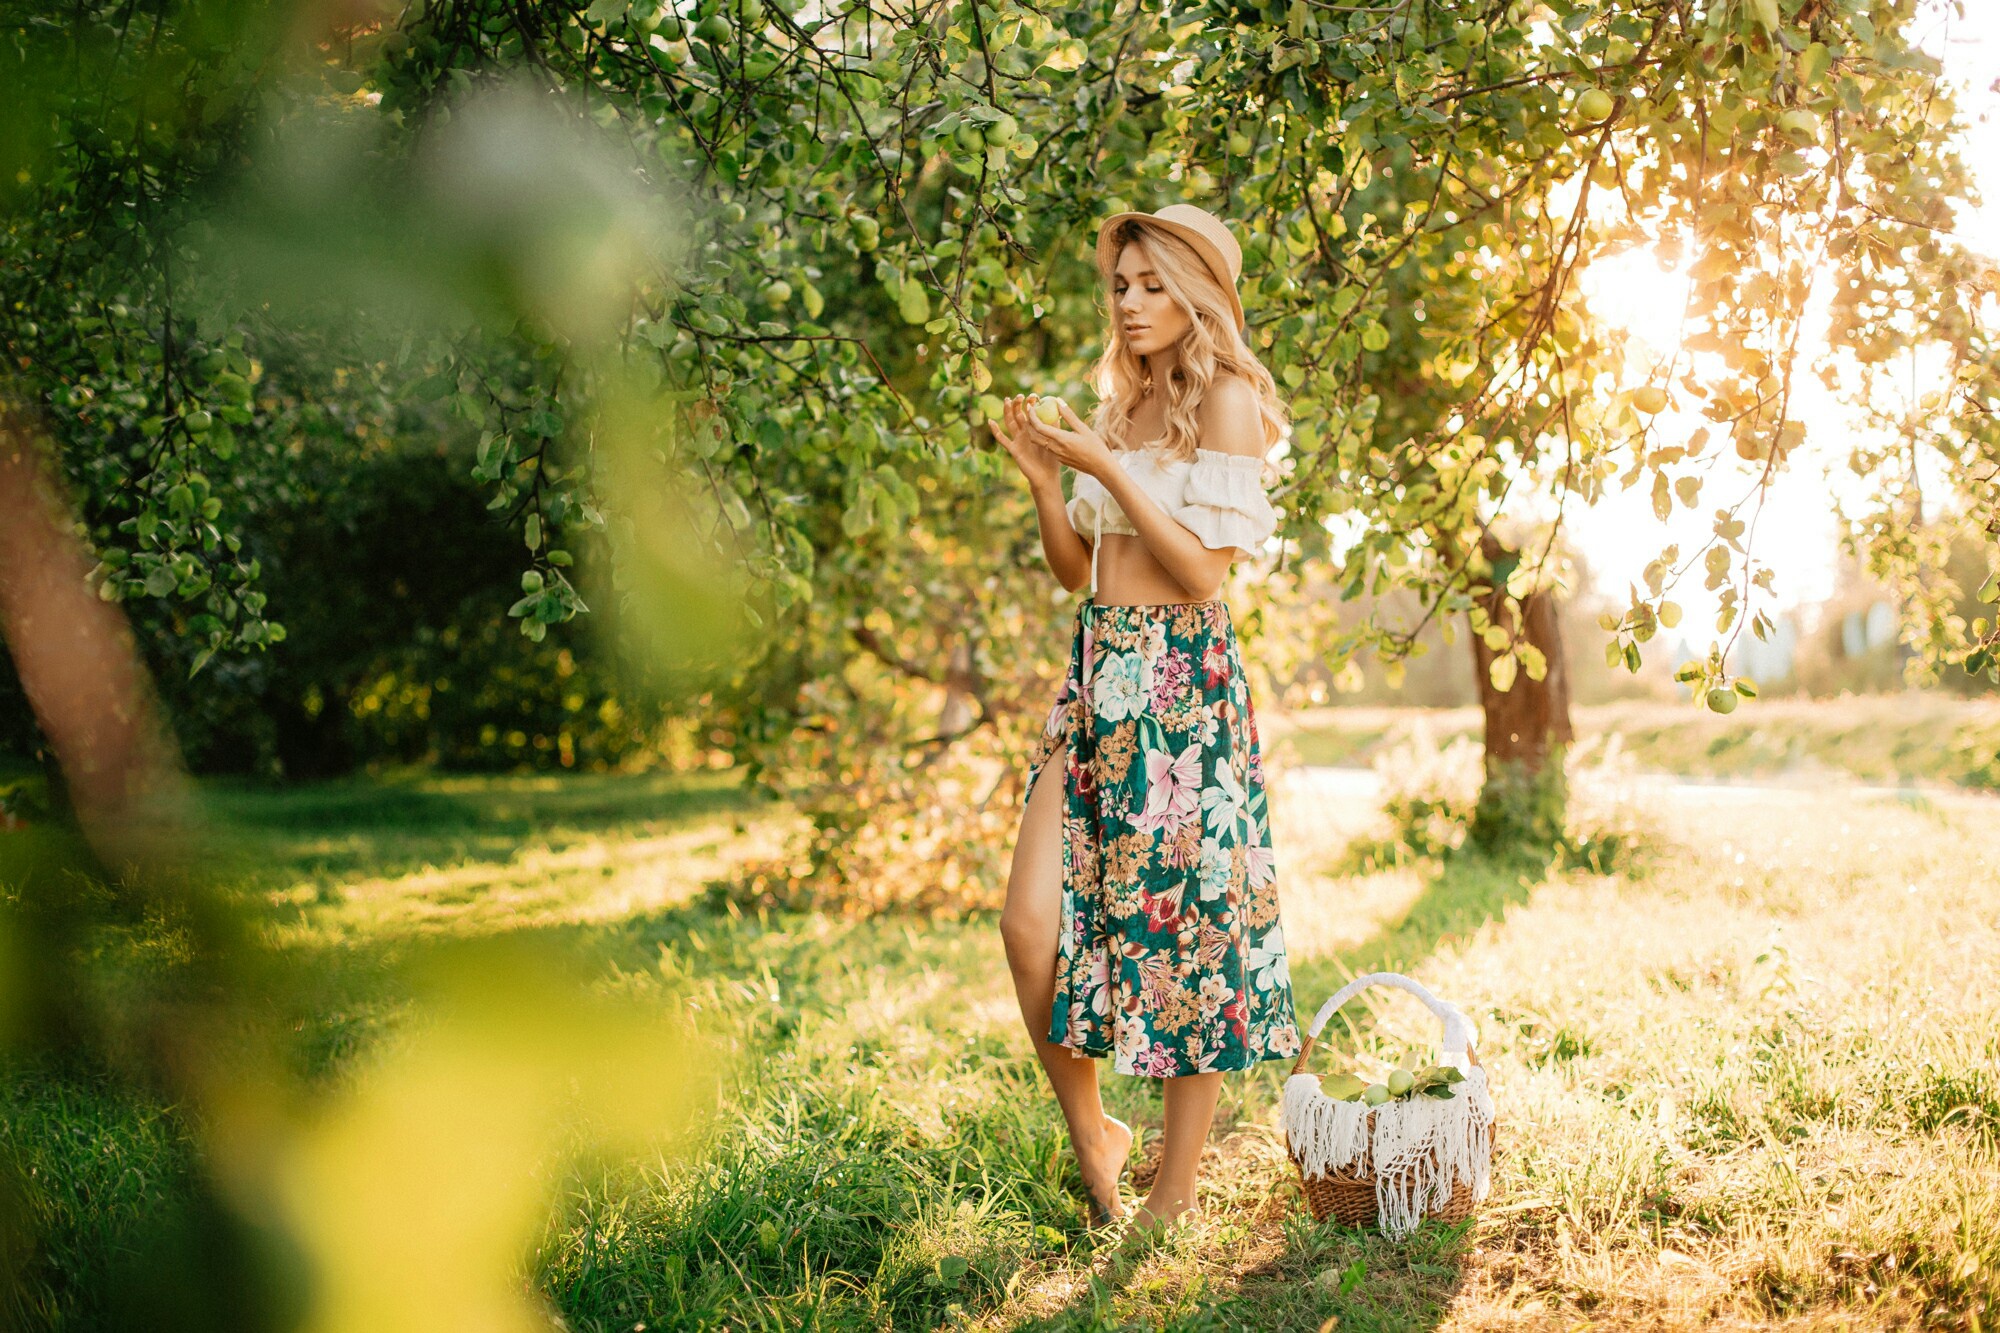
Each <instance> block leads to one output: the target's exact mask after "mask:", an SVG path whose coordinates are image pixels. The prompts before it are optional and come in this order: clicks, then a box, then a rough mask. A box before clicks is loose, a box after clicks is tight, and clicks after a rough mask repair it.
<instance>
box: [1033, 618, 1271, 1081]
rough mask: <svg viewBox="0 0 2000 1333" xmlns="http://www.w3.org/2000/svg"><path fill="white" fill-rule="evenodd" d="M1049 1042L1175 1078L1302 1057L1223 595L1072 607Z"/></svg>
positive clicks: (1054, 714) (1055, 721) (1054, 718)
mask: <svg viewBox="0 0 2000 1333" xmlns="http://www.w3.org/2000/svg"><path fill="white" fill-rule="evenodd" d="M1065 739H1067V740H1068V741H1069V750H1068V757H1067V759H1066V761H1065V763H1064V768H1063V815H1062V879H1063V888H1062V918H1061V928H1060V930H1059V932H1058V944H1057V950H1058V952H1057V959H1056V988H1055V1008H1054V1012H1053V1013H1052V1014H1051V1016H1050V1021H1049V1034H1048V1035H1049V1040H1051V1041H1054V1042H1058V1043H1060V1044H1062V1045H1065V1046H1069V1047H1071V1048H1073V1049H1074V1050H1076V1051H1077V1052H1079V1053H1080V1054H1083V1055H1091V1056H1104V1055H1110V1056H1112V1057H1113V1063H1112V1067H1113V1069H1114V1070H1116V1071H1117V1072H1118V1073H1121V1074H1138V1075H1142V1076H1148V1077H1154V1078H1171V1077H1174V1076H1176V1075H1180V1074H1198V1073H1206V1072H1210V1071H1220V1070H1236V1069H1247V1068H1249V1067H1250V1066H1252V1065H1254V1064H1255V1063H1257V1062H1258V1061H1260V1060H1275V1059H1281V1058H1285V1057H1292V1056H1296V1055H1297V1054H1298V1053H1299V1044H1300V1043H1299V1030H1298V1025H1297V1022H1296V1020H1295V1018H1294V1016H1293V1012H1292V989H1291V973H1290V970H1289V968H1288V967H1287V964H1286V960H1285V934H1284V928H1283V926H1282V924H1281V923H1280V921H1279V915H1278V889H1277V866H1276V861H1275V858H1274V857H1273V855H1272V850H1271V828H1270V822H1269V812H1268V810H1267V807H1266V804H1265V797H1264V767H1263V760H1262V756H1261V753H1260V750H1259V746H1258V741H1257V721H1256V718H1255V716H1254V714H1253V713H1252V711H1251V707H1250V690H1249V682H1248V680H1247V678H1246V677H1245V675H1244V672H1243V663H1242V659H1241V658H1240V656H1239V655H1238V652H1237V645H1236V629H1235V625H1234V623H1233V622H1232V621H1231V620H1230V617H1229V608H1228V605H1227V604H1226V603H1224V602H1223V601H1222V600H1221V599H1219V598H1217V599H1212V600H1209V601H1205V602H1176V603H1162V604H1158V605H1152V606H1105V605H1100V604H1099V603H1098V602H1096V601H1095V600H1094V599H1093V600H1089V601H1085V602H1083V603H1082V604H1080V605H1079V606H1078V608H1077V619H1076V633H1075V635H1074V637H1073V639H1072V641H1071V646H1070V661H1069V668H1068V671H1067V672H1066V673H1065V675H1064V679H1063V684H1062V688H1061V689H1060V691H1058V693H1057V696H1056V702H1055V706H1054V707H1053V708H1051V709H1050V710H1049V717H1048V722H1047V723H1046V725H1045V726H1044V727H1043V729H1042V735H1041V738H1040V739H1039V740H1038V741H1037V743H1036V746H1035V750H1034V754H1033V755H1032V757H1031V759H1030V761H1029V766H1028V787H1027V790H1028V791H1029V792H1031V793H1032V792H1033V791H1034V785H1035V779H1036V777H1037V775H1038V774H1039V773H1040V771H1041V769H1042V766H1043V765H1044V764H1045V763H1046V762H1047V761H1048V759H1049V757H1050V756H1051V755H1053V754H1054V753H1055V752H1056V749H1057V748H1058V747H1059V746H1061V745H1062V743H1063V741H1064V740H1065Z"/></svg>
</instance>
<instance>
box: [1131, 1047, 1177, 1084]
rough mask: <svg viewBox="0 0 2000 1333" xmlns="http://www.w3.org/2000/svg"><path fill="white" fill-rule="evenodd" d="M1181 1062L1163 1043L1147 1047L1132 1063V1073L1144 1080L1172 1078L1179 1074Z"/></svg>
mask: <svg viewBox="0 0 2000 1333" xmlns="http://www.w3.org/2000/svg"><path fill="white" fill-rule="evenodd" d="M1180 1068H1181V1062H1180V1059H1179V1057H1177V1056H1176V1055H1175V1054H1174V1053H1173V1049H1172V1048H1171V1047H1169V1046H1168V1045H1167V1044H1166V1043H1165V1042H1163V1041H1156V1042H1153V1043H1152V1044H1151V1045H1149V1046H1148V1047H1147V1048H1146V1050H1145V1052H1144V1053H1143V1054H1142V1055H1140V1056H1139V1058H1138V1059H1137V1060H1136V1061H1135V1062H1134V1063H1133V1068H1132V1072H1133V1073H1135V1074H1138V1075H1141V1076H1142V1077H1145V1078H1172V1077H1173V1076H1174V1075H1176V1074H1178V1073H1180Z"/></svg>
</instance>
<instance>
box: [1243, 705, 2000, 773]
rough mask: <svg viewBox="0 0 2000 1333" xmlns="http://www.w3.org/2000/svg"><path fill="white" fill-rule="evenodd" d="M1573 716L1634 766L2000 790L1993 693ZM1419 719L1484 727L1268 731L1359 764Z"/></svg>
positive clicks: (1334, 718)
mask: <svg viewBox="0 0 2000 1333" xmlns="http://www.w3.org/2000/svg"><path fill="white" fill-rule="evenodd" d="M1573 721H1574V725H1575V728H1576V732H1577V738H1578V739H1579V740H1585V739H1589V738H1592V737H1601V738H1605V739H1609V738H1610V737H1612V736H1616V737H1617V738H1618V739H1619V742H1620V743H1621V744H1622V745H1623V746H1624V748H1625V750H1626V752H1627V753H1628V754H1629V755H1631V757H1632V759H1633V761H1634V762H1635V763H1636V764H1637V765H1638V766H1639V767H1640V768H1642V769H1648V770H1651V771H1654V772H1659V773H1672V774H1679V775H1682V776H1686V777H1694V778H1756V779H1760V780H1769V779H1783V780H1789V781H1796V782H1804V783H1814V784H1823V783H1826V782H1828V781H1834V780H1839V779H1850V780H1855V781H1861V782H1869V783H1892V784H1893V783H1914V784H1951V785H1956V786H1964V787H1978V788H1985V789H2000V700H1966V699H1952V698H1947V697H1945V696H1942V695H1931V694H1916V693H1912V694H1907V695H1870V696H1867V697H1859V698H1849V699H1840V700H1836V701H1818V700H1807V699H1760V700H1756V701H1754V702H1751V703H1746V704H1745V705H1744V706H1743V707H1741V708H1739V709H1738V710H1737V711H1736V712H1734V713H1731V714H1729V715H1728V716H1726V717H1724V716H1721V715H1718V714H1715V713H1708V712H1703V711H1700V710H1697V709H1695V708H1694V707H1693V706H1691V705H1687V704H1679V703H1667V704H1661V703H1616V704H1598V705H1595V706H1593V707H1588V708H1578V709H1576V710H1575V711H1574V717H1573ZM1419 724H1421V725H1422V726H1424V727H1427V728H1428V729H1429V731H1430V733H1431V735H1432V736H1433V737H1434V738H1435V739H1436V740H1437V742H1438V743H1439V744H1440V745H1443V744H1446V743H1448V742H1449V741H1450V740H1451V739H1452V738H1453V737H1454V736H1472V737H1474V738H1475V739H1476V738H1477V737H1478V736H1479V734H1480V732H1481V730H1482V727H1481V723H1480V716H1479V710H1478V709H1477V708H1437V709H1416V708H1321V709H1314V710H1311V711H1308V712H1300V713H1294V714H1292V715H1290V716H1289V717H1287V718H1286V719H1284V722H1283V725H1282V726H1281V727H1279V728H1274V730H1277V731H1282V733H1283V734H1284V737H1285V743H1286V744H1288V745H1290V746H1291V747H1292V748H1293V749H1294V750H1295V752H1296V753H1297V754H1298V756H1299V759H1300V762H1302V763H1307V764H1338V765H1364V766H1365V765H1366V764H1368V763H1369V762H1370V761H1371V760H1372V759H1373V758H1374V757H1375V755H1376V753H1377V752H1378V751H1380V750H1381V749H1382V748H1383V747H1384V746H1385V745H1393V744H1394V743H1395V742H1396V741H1397V740H1398V739H1400V738H1402V737H1404V736H1406V735H1408V734H1409V732H1410V730H1411V728H1412V727H1414V726H1417V725H1419Z"/></svg>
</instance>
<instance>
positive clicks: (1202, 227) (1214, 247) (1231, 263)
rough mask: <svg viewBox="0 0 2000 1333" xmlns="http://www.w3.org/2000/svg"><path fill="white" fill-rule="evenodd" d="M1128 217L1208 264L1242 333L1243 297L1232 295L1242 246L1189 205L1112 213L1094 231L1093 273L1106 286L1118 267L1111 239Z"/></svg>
mask: <svg viewBox="0 0 2000 1333" xmlns="http://www.w3.org/2000/svg"><path fill="white" fill-rule="evenodd" d="M1130 218H1137V219H1139V221H1141V222H1143V223H1144V224H1145V225H1146V226H1148V227H1157V228H1159V229H1160V230H1161V231H1165V232H1171V233H1173V234H1174V235H1175V236H1178V237H1180V238H1181V239H1182V240H1184V241H1186V242H1187V243H1188V244H1189V245H1191V246H1193V247H1194V252H1195V253H1196V254H1198V255H1200V256H1201V258H1202V262H1203V263H1205V264H1207V265H1208V271H1209V272H1211V273H1213V274H1214V275H1215V277H1216V280H1217V281H1219V282H1220V283H1221V284H1222V290H1223V291H1225V292H1227V293H1229V305H1230V308H1231V309H1232V310H1234V311H1235V312H1236V331H1237V333H1238V334H1242V333H1244V332H1245V330H1246V326H1245V324H1244V322H1243V298H1242V297H1240V296H1238V295H1237V294H1236V282H1237V279H1239V278H1241V277H1242V276H1243V247H1242V246H1240V245H1238V244H1237V243H1236V238H1235V237H1234V236H1232V235H1230V232H1229V228H1228V227H1226V226H1224V225H1223V223H1222V219H1221V218H1218V217H1216V216H1215V215H1214V214H1213V213H1210V212H1209V211H1208V210H1207V209H1204V208H1196V207H1195V206H1194V205H1193V204H1168V205H1167V206H1166V207H1165V208H1163V209H1161V210H1160V211H1159V212H1157V213H1113V214H1112V215H1111V216H1110V217H1108V218H1106V219H1104V221H1103V222H1102V223H1100V224H1098V228H1097V270H1098V272H1100V273H1102V274H1103V275H1104V281H1105V282H1106V283H1107V284H1108V283H1110V281H1111V275H1112V272H1113V270H1114V269H1116V268H1117V266H1118V242H1117V240H1116V239H1114V237H1115V235H1116V233H1117V231H1118V224H1119V223H1121V222H1124V221H1126V220H1127V219H1130Z"/></svg>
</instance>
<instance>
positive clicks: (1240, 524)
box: [1066, 448, 1278, 596]
mask: <svg viewBox="0 0 2000 1333" xmlns="http://www.w3.org/2000/svg"><path fill="white" fill-rule="evenodd" d="M1111 456H1112V457H1113V458H1115V459H1117V460H1118V465H1119V466H1120V467H1122V468H1124V469H1125V472H1126V474H1127V475H1128V476H1130V477H1131V478H1132V480H1134V481H1136V482H1138V483H1139V487H1140V489H1141V490H1143V491H1145V492H1146V494H1148V495H1150V496H1152V497H1153V500H1154V501H1155V502H1156V503H1157V504H1158V505H1159V506H1160V508H1161V509H1163V510H1165V511H1166V513H1167V515H1168V516H1169V517H1170V518H1173V519H1175V520H1176V521H1178V522H1179V523H1180V525H1181V526H1182V527H1184V528H1186V529H1187V530H1188V531H1190V532H1192V533H1193V534H1194V535H1195V536H1197V537H1199V538H1200V539H1201V544H1202V545H1203V546H1206V547H1208V548H1209V549H1210V550H1216V551H1219V550H1221V549H1223V548H1224V547H1228V546H1234V547H1236V548H1238V549H1239V550H1241V551H1242V552H1243V554H1244V555H1245V556H1254V555H1255V554H1256V553H1257V551H1258V549H1259V548H1260V547H1262V546H1263V544H1264V543H1265V541H1266V540H1267V539H1269V537H1270V536H1271V534H1272V533H1273V532H1275V531H1277V527H1278V514H1277V511H1276V510H1275V509H1273V508H1272V507H1271V501H1270V498H1269V497H1268V496H1266V495H1265V493H1264V480H1263V470H1264V460H1263V459H1261V458H1256V457H1253V456H1251V455H1249V454H1226V453H1223V452H1222V451H1221V450H1219V449H1200V448H1197V449H1196V450H1195V451H1194V458H1193V460H1192V461H1187V460H1182V459H1171V460H1170V459H1166V458H1165V455H1164V454H1163V453H1162V452H1161V451H1160V450H1158V449H1154V448H1143V449H1126V450H1116V451H1114V452H1113V453H1112V455H1111ZM1066 510H1067V512H1068V514H1069V521H1070V526H1071V527H1073V528H1075V529H1076V531H1077V534H1078V535H1079V536H1084V535H1087V536H1088V537H1089V538H1090V591H1091V595H1092V596H1096V594H1097V553H1098V551H1099V550H1101V549H1102V548H1103V546H1104V540H1103V539H1104V536H1105V534H1107V533H1125V534H1126V535H1128V536H1135V537H1136V536H1137V535H1138V532H1139V530H1138V529H1137V528H1135V527H1133V526H1132V519H1131V517H1130V516H1129V515H1128V514H1126V512H1125V508H1124V506H1123V505H1121V504H1119V503H1118V501H1117V499H1116V498H1115V497H1113V496H1112V494H1111V493H1110V492H1109V491H1107V490H1106V489H1105V488H1104V483H1103V482H1101V481H1099V480H1098V479H1097V478H1096V477H1093V476H1091V475H1090V474H1089V473H1087V472H1079V473H1077V475H1076V487H1075V490H1074V493H1073V494H1072V495H1071V496H1070V499H1069V503H1068V505H1067V506H1066Z"/></svg>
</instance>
